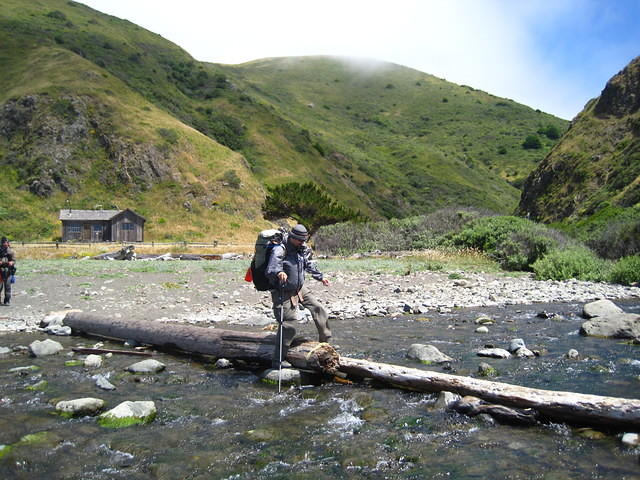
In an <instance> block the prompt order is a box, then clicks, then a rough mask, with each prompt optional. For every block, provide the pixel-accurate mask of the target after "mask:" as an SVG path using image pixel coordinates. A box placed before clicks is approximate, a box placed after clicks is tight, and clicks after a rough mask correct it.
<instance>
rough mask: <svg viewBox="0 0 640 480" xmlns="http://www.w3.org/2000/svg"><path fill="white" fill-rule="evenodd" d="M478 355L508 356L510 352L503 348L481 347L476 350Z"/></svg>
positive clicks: (491, 356)
mask: <svg viewBox="0 0 640 480" xmlns="http://www.w3.org/2000/svg"><path fill="white" fill-rule="evenodd" d="M476 355H478V356H479V357H490V358H510V357H511V354H510V353H509V352H508V351H506V350H505V349H504V348H483V349H482V350H479V351H478V352H476Z"/></svg>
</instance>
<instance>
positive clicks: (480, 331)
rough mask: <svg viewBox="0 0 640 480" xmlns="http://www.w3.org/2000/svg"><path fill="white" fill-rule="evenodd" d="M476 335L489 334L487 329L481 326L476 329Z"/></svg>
mask: <svg viewBox="0 0 640 480" xmlns="http://www.w3.org/2000/svg"><path fill="white" fill-rule="evenodd" d="M476 333H489V329H488V328H487V327H485V326H484V325H482V326H481V327H478V328H476Z"/></svg>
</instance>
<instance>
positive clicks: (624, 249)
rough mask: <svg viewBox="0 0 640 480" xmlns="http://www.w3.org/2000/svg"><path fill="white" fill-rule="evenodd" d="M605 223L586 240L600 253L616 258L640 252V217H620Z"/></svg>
mask: <svg viewBox="0 0 640 480" xmlns="http://www.w3.org/2000/svg"><path fill="white" fill-rule="evenodd" d="M605 225H606V226H605V227H603V228H601V229H600V230H599V232H597V233H595V234H592V236H591V238H589V239H588V240H587V242H586V243H587V245H589V246H590V247H591V248H593V249H594V250H595V251H596V252H597V253H598V255H600V256H601V257H603V258H609V259H616V258H622V257H627V256H629V255H635V254H637V253H640V218H632V219H625V218H620V219H616V220H613V221H609V222H607V223H606V224H605Z"/></svg>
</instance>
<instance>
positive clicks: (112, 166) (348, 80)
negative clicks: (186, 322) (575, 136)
mask: <svg viewBox="0 0 640 480" xmlns="http://www.w3.org/2000/svg"><path fill="white" fill-rule="evenodd" d="M0 61H1V64H2V67H3V74H2V75H1V76H0V167H1V168H2V170H3V174H4V179H5V180H4V181H3V182H2V183H0V205H2V206H1V207H0V224H1V227H2V229H3V232H6V233H8V234H10V235H11V236H13V237H14V238H21V239H50V238H55V237H56V236H57V235H58V234H59V232H58V222H57V212H58V210H59V209H60V208H62V207H64V206H66V205H70V206H72V207H73V208H94V207H95V206H96V205H102V206H103V207H105V208H109V207H111V206H112V205H117V206H118V207H119V208H124V207H129V208H132V209H134V210H136V211H137V212H138V213H140V214H142V215H143V216H145V217H146V218H147V220H148V223H147V232H146V238H147V239H149V240H154V239H155V240H162V239H184V240H200V239H213V238H216V239H232V240H233V239H236V240H237V239H245V240H246V239H249V238H251V237H252V236H253V235H254V233H255V231H256V230H259V229H260V228H262V227H264V226H265V225H266V222H265V221H264V220H263V219H262V213H261V207H262V203H263V201H264V197H265V190H264V187H265V186H273V185H278V184H283V183H288V182H308V181H312V182H314V183H316V184H317V185H319V186H320V187H321V188H322V189H323V190H325V191H326V192H327V193H329V195H330V196H331V197H333V198H334V199H336V200H337V201H339V202H341V203H343V204H344V205H346V206H347V207H350V208H353V209H357V210H359V211H361V212H362V213H363V214H364V215H366V216H368V217H371V218H380V217H383V216H387V217H391V216H406V215H409V214H415V213H424V212H427V211H431V210H433V209H435V208H438V207H440V206H443V205H449V204H465V205H475V206H481V207H487V208H491V209H494V210H497V211H500V212H510V211H511V210H512V209H513V208H514V207H515V205H516V203H517V199H518V197H519V193H520V192H519V190H517V189H516V188H515V187H514V186H513V185H514V184H515V185H519V184H520V183H521V181H522V179H523V178H525V177H526V176H527V175H528V173H529V172H530V171H531V170H532V169H533V168H534V167H535V165H536V164H537V162H539V161H540V160H541V159H542V158H543V157H544V156H545V155H546V153H547V152H548V151H549V150H550V149H551V148H552V146H553V144H554V142H555V141H556V140H555V138H553V137H554V136H555V135H549V132H550V131H556V132H557V131H564V129H565V128H566V125H567V122H566V121H564V120H561V119H558V118H555V117H553V116H550V115H546V114H544V113H541V112H538V111H534V110H532V109H530V108H528V107H525V106H522V105H519V104H517V103H515V102H512V101H510V100H505V99H500V98H497V97H493V96H491V95H489V94H487V93H484V92H480V91H476V90H474V89H472V88H471V87H464V86H457V85H454V84H451V83H448V82H446V81H444V80H439V79H436V78H434V77H431V76H429V75H427V74H424V73H421V72H417V71H415V70H411V69H408V68H405V67H400V66H396V65H390V64H378V65H377V66H376V67H375V68H371V66H370V65H355V66H354V65H348V64H347V63H345V61H343V60H340V59H333V58H325V57H309V58H293V59H267V60H261V61H256V62H251V63H248V64H243V65H238V66H228V65H215V64H209V63H202V62H198V61H196V60H194V59H193V58H192V57H191V56H190V55H189V54H188V53H187V52H185V51H184V50H182V49H180V48H179V47H177V46H176V45H174V44H172V43H171V42H168V41H166V40H165V39H163V38H162V37H161V36H159V35H157V34H154V33H151V32H149V31H146V30H144V29H142V28H140V27H138V26H136V25H134V24H132V23H130V22H128V21H124V20H120V19H117V18H115V17H111V16H108V15H104V14H101V13H99V12H96V11H95V10H92V9H90V8H88V7H86V6H84V5H81V4H78V3H75V2H72V1H66V0H34V1H17V0H0ZM550 127H551V130H550ZM537 132H543V133H537ZM545 133H546V135H545ZM528 135H537V136H538V138H539V139H540V140H541V144H540V145H539V148H531V149H525V148H523V147H522V143H523V141H524V140H525V138H526V137H527V136H528ZM548 137H552V138H548Z"/></svg>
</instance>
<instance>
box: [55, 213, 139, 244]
mask: <svg viewBox="0 0 640 480" xmlns="http://www.w3.org/2000/svg"><path fill="white" fill-rule="evenodd" d="M60 221H61V222H62V241H63V242H73V241H75V242H125V243H128V242H142V241H144V222H145V221H146V220H145V218H144V217H142V216H140V215H138V214H137V213H136V212H134V211H133V210H130V209H128V208H127V209H125V210H72V209H64V210H60Z"/></svg>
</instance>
